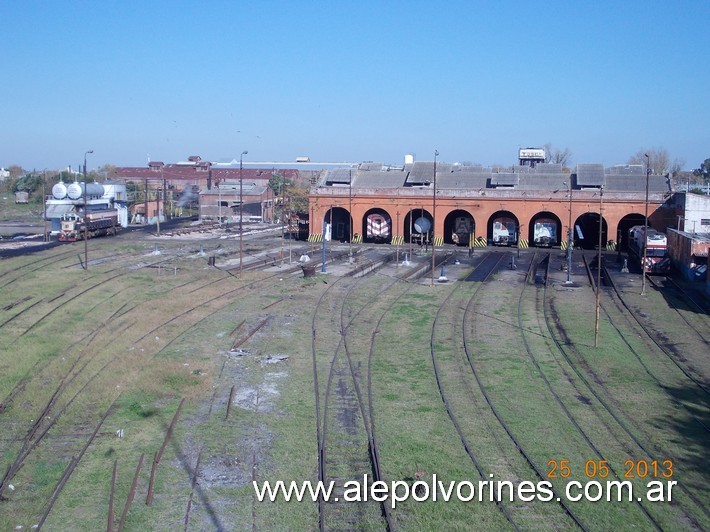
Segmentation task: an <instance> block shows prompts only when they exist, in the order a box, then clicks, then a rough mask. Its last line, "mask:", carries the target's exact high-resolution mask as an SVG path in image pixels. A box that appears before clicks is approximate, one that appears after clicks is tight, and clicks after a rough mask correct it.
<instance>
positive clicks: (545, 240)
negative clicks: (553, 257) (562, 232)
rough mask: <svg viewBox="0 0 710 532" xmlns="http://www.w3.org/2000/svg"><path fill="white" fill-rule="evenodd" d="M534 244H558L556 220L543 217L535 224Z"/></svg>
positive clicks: (546, 245) (541, 245)
mask: <svg viewBox="0 0 710 532" xmlns="http://www.w3.org/2000/svg"><path fill="white" fill-rule="evenodd" d="M533 244H534V245H535V246H537V247H546V248H549V247H550V246H554V245H555V244H557V223H556V222H555V221H554V220H550V219H547V218H542V219H540V220H538V221H537V222H535V225H534V226H533Z"/></svg>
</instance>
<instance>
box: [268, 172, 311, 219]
mask: <svg viewBox="0 0 710 532" xmlns="http://www.w3.org/2000/svg"><path fill="white" fill-rule="evenodd" d="M269 188H270V189H271V190H272V191H273V193H274V196H275V197H276V202H275V204H276V206H275V207H274V214H275V215H276V217H278V218H282V216H283V215H284V213H287V212H288V213H291V215H298V214H307V213H308V188H307V187H304V186H302V185H299V184H298V183H297V182H296V181H294V180H293V179H289V178H287V177H284V176H282V175H281V174H280V173H279V172H274V173H273V174H272V175H271V179H269Z"/></svg>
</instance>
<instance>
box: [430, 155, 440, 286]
mask: <svg viewBox="0 0 710 532" xmlns="http://www.w3.org/2000/svg"><path fill="white" fill-rule="evenodd" d="M438 156H439V151H438V150H434V194H433V205H432V210H431V286H434V270H435V269H436V158H437V157H438Z"/></svg>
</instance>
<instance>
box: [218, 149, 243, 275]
mask: <svg viewBox="0 0 710 532" xmlns="http://www.w3.org/2000/svg"><path fill="white" fill-rule="evenodd" d="M248 153H249V152H248V151H247V150H244V151H243V152H242V154H241V155H240V156H239V279H241V278H242V255H243V251H244V247H243V244H242V241H243V240H244V226H243V225H242V218H243V216H242V204H243V203H244V196H243V188H242V184H243V183H244V179H243V178H242V168H243V166H244V156H245V155H246V154H248ZM221 193H222V192H221V191H220V194H221Z"/></svg>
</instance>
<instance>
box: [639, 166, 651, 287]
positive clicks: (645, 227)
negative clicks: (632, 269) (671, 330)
mask: <svg viewBox="0 0 710 532" xmlns="http://www.w3.org/2000/svg"><path fill="white" fill-rule="evenodd" d="M643 155H644V157H646V201H645V204H644V211H643V262H642V263H641V295H642V296H645V295H646V258H647V248H648V178H649V177H650V176H651V160H650V158H649V156H648V153H644V154H643Z"/></svg>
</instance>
